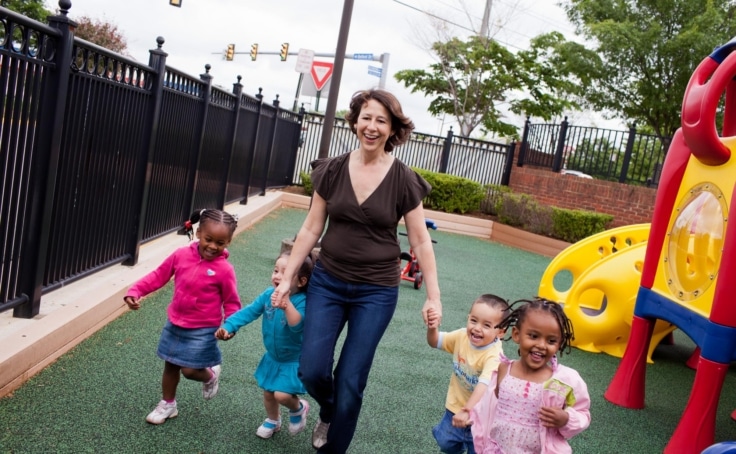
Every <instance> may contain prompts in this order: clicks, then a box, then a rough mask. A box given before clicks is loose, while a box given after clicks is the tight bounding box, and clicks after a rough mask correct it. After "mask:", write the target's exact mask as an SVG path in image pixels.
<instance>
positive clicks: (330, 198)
mask: <svg viewBox="0 0 736 454" xmlns="http://www.w3.org/2000/svg"><path fill="white" fill-rule="evenodd" d="M345 119H346V120H347V121H348V123H349V124H350V129H351V130H352V131H353V132H354V133H355V134H356V135H357V136H358V140H359V141H360V146H359V147H358V149H357V150H353V151H351V152H349V153H346V154H343V155H341V156H337V157H334V158H330V159H324V160H319V161H315V162H314V163H313V164H312V166H313V168H314V171H313V173H312V183H313V186H314V194H313V195H312V203H311V206H310V208H309V213H308V214H307V218H306V219H305V220H304V224H302V227H301V229H300V230H299V233H298V234H297V237H296V240H295V241H294V246H293V249H292V253H291V257H290V259H289V263H288V265H287V268H286V271H285V272H284V278H283V280H282V281H281V284H280V285H279V286H278V287H277V288H276V290H275V291H274V293H273V295H272V297H271V298H272V301H278V300H279V299H280V298H282V297H283V295H285V294H288V292H289V286H288V282H290V281H291V276H292V275H293V273H294V272H295V271H296V269H297V267H298V266H299V264H300V263H301V262H302V261H303V260H304V257H306V255H307V254H308V253H309V252H310V251H311V250H312V248H313V247H314V245H315V244H316V243H317V240H319V239H320V236H321V235H322V233H323V230H324V228H325V225H327V231H326V232H325V233H324V236H323V237H322V240H321V252H320V257H319V260H318V261H317V263H316V265H315V268H314V272H313V274H312V280H311V281H310V283H309V288H308V290H307V309H306V315H305V317H304V324H305V325H304V343H303V344H302V354H301V359H300V363H299V375H300V378H301V379H302V381H303V382H304V386H305V387H306V389H307V391H308V392H309V394H310V395H311V396H312V397H313V398H314V399H315V400H316V401H317V403H318V404H319V405H320V412H319V420H318V421H317V425H316V426H315V428H314V431H313V432H312V444H313V446H314V447H315V448H316V449H318V451H317V452H319V453H344V452H345V451H347V449H348V446H349V445H350V442H351V440H352V438H353V434H354V433H355V427H356V425H357V422H358V414H359V413H360V408H361V405H362V401H363V390H364V389H365V386H366V381H367V379H368V373H369V372H370V368H371V364H372V362H373V356H374V354H375V352H376V348H377V346H378V342H379V341H380V340H381V337H382V336H383V333H384V332H385V330H386V327H387V326H388V324H389V322H390V321H391V318H392V316H393V314H394V309H395V308H396V303H397V301H398V295H399V282H400V281H401V277H400V274H399V273H400V271H399V256H400V254H401V249H400V247H399V241H398V239H397V236H396V230H397V226H398V223H399V221H400V219H401V218H402V217H403V218H404V222H405V224H406V230H407V235H408V238H409V243H410V245H411V248H412V249H413V250H414V252H415V254H416V256H417V259H418V260H419V263H420V266H421V268H422V273H423V274H424V286H425V289H426V291H427V299H426V301H425V303H424V307H423V308H422V317H423V318H424V323H425V324H426V323H427V311H428V310H430V309H433V310H434V311H435V312H436V313H437V314H438V315H439V316H440V317H441V316H442V303H441V302H440V289H439V285H438V282H437V267H436V264H435V258H434V250H433V249H432V240H431V238H430V236H429V233H428V232H427V228H426V224H425V221H424V208H423V206H422V199H423V198H424V197H426V195H427V194H428V193H429V191H430V190H431V187H430V186H429V184H428V183H427V182H426V181H424V179H422V178H421V177H420V176H419V175H417V174H416V173H415V172H414V171H412V170H411V169H410V168H409V167H408V166H406V165H405V164H403V163H402V162H401V161H399V160H398V159H396V158H394V156H393V155H391V153H390V152H391V151H392V150H393V149H394V147H396V146H398V145H401V144H402V143H404V142H405V141H406V140H407V139H408V138H409V135H410V134H411V131H412V130H413V129H414V124H413V123H412V122H411V120H410V119H409V118H407V117H406V116H405V115H404V114H403V113H402V111H401V105H400V104H399V102H398V100H397V99H396V97H394V96H393V95H392V94H391V93H388V92H386V91H384V90H367V91H359V92H357V93H355V94H354V95H353V98H352V100H351V101H350V111H349V112H348V114H347V115H346V117H345ZM328 218H329V223H328V222H327V221H328ZM345 324H347V326H348V329H347V335H346V337H345V342H344V344H343V346H342V351H341V353H340V357H339V359H338V361H337V366H336V367H335V370H334V374H333V362H334V361H333V358H334V353H335V345H336V343H337V339H338V337H339V336H340V333H341V332H342V329H343V327H344V326H345Z"/></svg>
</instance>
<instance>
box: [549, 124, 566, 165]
mask: <svg viewBox="0 0 736 454" xmlns="http://www.w3.org/2000/svg"><path fill="white" fill-rule="evenodd" d="M565 139H567V117H565V119H564V120H562V123H560V138H559V139H558V141H557V149H556V150H555V158H554V159H553V160H552V171H553V172H559V171H560V170H562V158H563V155H564V153H565Z"/></svg>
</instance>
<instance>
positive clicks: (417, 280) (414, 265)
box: [399, 219, 437, 290]
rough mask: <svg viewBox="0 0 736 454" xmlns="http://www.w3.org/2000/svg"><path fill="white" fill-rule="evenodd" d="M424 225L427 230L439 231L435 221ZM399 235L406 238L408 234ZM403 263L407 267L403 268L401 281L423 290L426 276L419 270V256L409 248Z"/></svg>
mask: <svg viewBox="0 0 736 454" xmlns="http://www.w3.org/2000/svg"><path fill="white" fill-rule="evenodd" d="M424 223H425V224H426V226H427V229H432V230H437V224H435V222H434V221H433V220H431V219H425V220H424ZM399 235H404V236H406V233H404V232H399ZM432 242H433V243H436V241H435V240H432ZM401 261H406V265H403V266H402V267H401V279H403V280H405V281H409V282H413V283H414V288H415V289H417V290H419V289H420V288H422V283H423V282H424V274H422V270H421V269H419V261H418V260H417V256H416V255H414V250H413V249H411V248H409V252H406V251H402V252H401Z"/></svg>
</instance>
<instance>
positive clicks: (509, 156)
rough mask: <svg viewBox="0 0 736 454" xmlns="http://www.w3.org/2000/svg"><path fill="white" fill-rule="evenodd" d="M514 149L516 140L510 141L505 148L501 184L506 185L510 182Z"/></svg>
mask: <svg viewBox="0 0 736 454" xmlns="http://www.w3.org/2000/svg"><path fill="white" fill-rule="evenodd" d="M515 151H516V142H515V141H514V142H511V143H510V144H509V145H508V147H507V148H506V162H505V163H504V165H503V175H501V184H502V185H503V186H508V185H509V183H510V182H511V169H512V168H513V167H514V152H515Z"/></svg>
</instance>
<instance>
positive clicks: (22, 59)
mask: <svg viewBox="0 0 736 454" xmlns="http://www.w3.org/2000/svg"><path fill="white" fill-rule="evenodd" d="M59 6H60V7H61V9H60V14H59V15H57V16H53V17H51V18H49V24H48V25H46V24H41V23H38V22H36V21H33V20H30V19H28V18H26V17H24V16H21V15H19V14H16V13H14V12H12V11H10V10H7V9H5V8H0V90H2V95H3V96H2V100H3V101H2V104H0V163H1V164H0V166H1V168H2V173H0V190H1V192H0V260H2V263H1V266H0V311H4V310H9V309H13V314H14V316H17V317H26V318H27V317H32V316H34V315H37V314H38V312H39V308H40V299H41V295H42V294H43V293H44V292H46V291H48V290H51V289H53V288H56V287H58V286H61V285H63V284H65V283H68V282H71V281H73V280H76V279H79V278H81V277H84V276H87V275H89V274H91V273H93V272H95V271H97V270H99V269H102V268H104V267H108V266H110V265H112V264H119V263H123V264H127V265H132V264H134V263H136V261H137V258H138V251H139V248H140V245H141V244H142V243H145V242H146V241H149V240H152V239H154V238H157V237H159V236H161V235H164V234H167V233H170V232H173V231H176V230H178V229H179V228H180V226H181V225H182V222H183V220H184V219H186V218H187V217H188V215H189V213H191V211H192V210H193V209H195V208H200V207H213V208H222V207H224V205H225V204H227V203H234V202H240V203H246V202H247V198H248V197H249V196H250V195H254V194H260V193H264V192H265V190H266V188H268V187H282V186H285V185H287V184H290V183H291V178H292V175H293V173H294V165H295V162H294V156H295V155H296V149H297V147H298V143H299V133H300V130H301V122H302V117H301V116H300V115H298V114H295V113H293V112H291V111H288V110H283V109H281V108H279V106H278V102H275V103H274V105H273V106H271V105H268V104H265V103H264V102H263V97H262V96H261V95H260V93H259V94H258V95H256V96H255V97H253V96H248V95H246V94H243V92H242V91H243V86H242V85H241V84H240V79H239V80H238V82H237V83H235V84H233V93H228V92H226V91H223V90H221V89H219V88H217V87H213V85H212V77H211V76H210V75H209V66H206V67H205V68H206V71H205V73H204V74H201V75H200V76H199V78H197V77H192V76H189V75H186V74H184V73H182V72H179V71H177V70H175V69H173V68H169V67H167V66H166V57H167V54H166V53H165V52H164V51H163V50H162V46H163V43H164V40H163V38H159V39H157V44H158V46H157V48H156V49H154V50H152V51H151V52H150V59H149V63H148V65H145V64H142V63H140V62H137V61H134V60H132V59H129V58H127V57H125V56H122V55H119V54H116V53H113V52H110V51H109V50H107V49H104V48H101V47H99V46H96V45H94V44H92V43H89V42H86V41H84V40H81V39H78V38H75V37H74V35H73V30H74V26H75V24H74V23H73V22H72V21H71V20H70V19H69V18H68V17H67V13H68V8H69V2H68V1H60V2H59Z"/></svg>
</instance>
